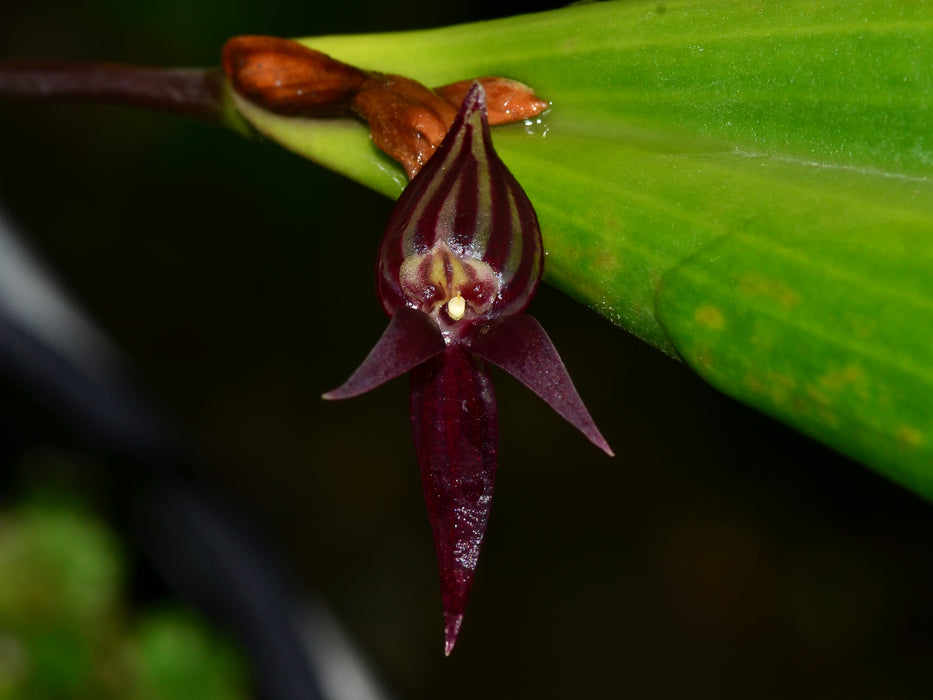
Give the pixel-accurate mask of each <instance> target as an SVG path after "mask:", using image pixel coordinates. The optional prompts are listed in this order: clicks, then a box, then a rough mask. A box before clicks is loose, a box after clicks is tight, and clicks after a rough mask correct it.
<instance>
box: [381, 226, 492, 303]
mask: <svg viewBox="0 0 933 700" xmlns="http://www.w3.org/2000/svg"><path fill="white" fill-rule="evenodd" d="M399 281H400V282H401V284H402V291H403V292H404V293H405V296H406V297H407V298H408V300H409V301H411V302H412V303H413V304H415V306H416V308H419V309H421V310H422V311H424V312H425V313H429V314H434V313H438V312H439V310H440V309H441V308H442V307H444V305H445V304H452V305H453V306H452V307H451V306H449V305H448V306H447V315H448V316H449V317H450V318H451V319H453V320H454V321H459V320H460V319H461V318H463V316H464V315H465V314H466V310H467V304H469V308H470V309H471V311H472V313H473V314H475V315H477V316H479V315H481V314H484V313H486V312H487V311H488V310H489V309H490V307H491V306H492V303H493V302H494V301H495V299H496V296H497V295H498V293H499V279H498V277H497V276H496V273H495V272H494V271H493V269H492V268H491V267H490V266H489V264H488V263H486V262H484V261H482V260H480V259H478V258H473V257H470V256H467V255H463V256H460V255H457V254H456V253H454V252H453V251H452V250H451V249H450V248H449V247H448V245H447V244H446V243H445V242H444V241H443V240H438V241H437V242H436V243H435V244H434V246H433V247H432V248H431V249H430V250H428V251H427V252H425V253H418V254H415V255H409V256H408V257H407V258H405V260H404V261H403V262H402V267H401V269H400V270H399ZM458 309H459V310H460V311H459V314H458V313H457V310H458Z"/></svg>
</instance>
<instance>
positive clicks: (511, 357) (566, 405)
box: [469, 314, 613, 457]
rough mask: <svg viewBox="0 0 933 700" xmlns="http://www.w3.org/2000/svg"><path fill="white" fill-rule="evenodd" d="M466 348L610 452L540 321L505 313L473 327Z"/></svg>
mask: <svg viewBox="0 0 933 700" xmlns="http://www.w3.org/2000/svg"><path fill="white" fill-rule="evenodd" d="M469 347H470V351H471V352H473V353H475V354H476V355H478V356H479V357H481V358H483V359H484V360H487V361H489V362H491V363H492V364H494V365H496V366H497V367H500V368H501V369H504V370H505V371H506V372H508V373H509V374H511V375H512V376H513V377H515V378H516V379H517V380H518V381H520V382H521V383H522V384H524V385H525V386H527V387H528V388H529V389H531V390H532V391H533V392H535V393H536V394H537V395H538V396H540V397H541V398H542V399H544V400H545V401H546V402H547V404H548V405H549V406H550V407H551V408H553V409H554V410H555V411H557V412H558V413H559V414H560V415H561V416H563V417H564V418H565V419H566V420H567V421H569V422H570V424H571V425H573V426H574V427H575V428H577V429H578V430H579V431H580V432H582V433H583V434H584V435H586V437H587V438H588V439H589V440H590V442H592V443H593V444H594V445H596V446H597V447H598V448H599V449H601V450H602V451H603V452H605V453H606V454H607V455H609V456H610V457H611V456H613V453H612V450H611V449H610V447H609V443H607V442H606V439H605V438H604V437H603V436H602V434H600V432H599V429H598V428H597V427H596V423H595V422H594V421H593V418H592V417H591V416H590V413H589V411H587V410H586V406H584V405H583V399H581V398H580V394H578V393H577V389H576V387H574V385H573V380H572V379H571V378H570V374H568V372H567V368H566V367H565V366H564V363H563V361H561V359H560V355H558V354H557V349H556V348H555V347H554V343H552V342H551V339H550V338H549V337H548V334H547V333H546V332H545V330H544V328H542V327H541V324H540V323H538V321H537V320H536V319H534V318H532V317H531V316H528V315H527V314H517V315H515V316H509V317H507V318H504V319H502V320H501V321H495V322H492V323H490V324H488V325H486V326H485V327H482V328H477V330H476V332H475V333H474V335H473V336H472V338H470V339H469Z"/></svg>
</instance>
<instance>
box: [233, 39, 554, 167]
mask: <svg viewBox="0 0 933 700" xmlns="http://www.w3.org/2000/svg"><path fill="white" fill-rule="evenodd" d="M223 68H224V72H225V73H226V74H227V77H228V78H229V79H230V82H231V83H232V84H233V88H234V90H236V92H237V93H239V94H240V95H242V96H243V97H245V98H246V99H248V100H250V101H251V102H255V103H256V104H258V105H260V106H261V107H263V108H265V109H268V110H269V111H272V112H275V113H277V114H284V115H288V116H307V117H336V116H347V115H350V114H354V115H356V116H358V117H359V118H361V119H363V120H364V121H365V122H367V123H368V124H369V129H370V134H371V135H372V139H373V143H374V144H375V145H376V146H377V147H378V148H379V149H381V150H382V151H384V152H385V153H387V154H388V155H389V156H391V157H392V158H393V159H395V160H396V161H398V162H399V163H400V164H401V165H402V167H404V168H405V171H406V172H407V174H408V177H409V179H410V178H413V177H414V176H415V175H416V174H417V173H418V171H419V170H421V166H423V165H424V164H425V163H426V162H427V161H428V159H429V158H430V157H431V156H432V155H433V154H434V151H435V150H436V149H437V147H438V146H439V145H440V143H441V141H443V140H444V136H445V135H446V134H447V131H448V130H449V129H450V126H451V124H453V121H454V117H455V116H456V114H457V109H458V108H459V107H460V104H461V103H462V102H463V99H464V97H465V96H466V94H467V92H468V91H469V89H470V86H471V85H473V83H474V82H477V81H478V82H479V83H481V84H482V85H483V88H484V89H485V91H486V96H487V109H488V119H489V123H490V124H492V125H497V124H507V123H509V122H515V121H521V120H524V119H530V118H532V117H535V116H537V115H539V114H541V112H543V111H544V110H546V109H547V108H548V107H549V105H550V103H549V102H547V101H545V100H541V99H538V98H537V97H535V93H534V90H532V89H531V88H530V87H528V86H527V85H524V84H523V83H520V82H518V81H516V80H510V79H508V78H499V77H485V78H477V79H469V80H461V81H458V82H456V83H451V84H449V85H444V86H441V87H439V88H435V89H433V90H432V89H431V88H428V87H426V86H424V85H422V84H421V83H419V82H417V81H416V80H412V79H411V78H406V77H403V76H401V75H392V74H388V73H378V72H376V71H367V70H363V69H360V68H356V67H354V66H351V65H348V64H346V63H343V62H341V61H337V60H336V59H333V58H331V57H330V56H328V55H327V54H324V53H321V52H320V51H315V50H314V49H309V48H308V47H306V46H303V45H302V44H299V43H298V42H296V41H290V40H288V39H279V38H276V37H270V36H240V37H234V38H233V39H230V41H228V42H227V43H226V44H225V45H224V48H223Z"/></svg>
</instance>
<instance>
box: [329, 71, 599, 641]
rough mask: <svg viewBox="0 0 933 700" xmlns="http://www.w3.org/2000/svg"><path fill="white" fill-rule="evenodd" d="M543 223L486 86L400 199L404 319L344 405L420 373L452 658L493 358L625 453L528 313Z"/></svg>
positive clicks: (389, 305)
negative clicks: (509, 159)
mask: <svg viewBox="0 0 933 700" xmlns="http://www.w3.org/2000/svg"><path fill="white" fill-rule="evenodd" d="M543 261H544V258H543V248H542V243H541V232H540V229H539V228H538V218H537V216H536V215H535V211H534V209H533V208H532V206H531V202H530V201H529V200H528V197H527V195H525V192H524V190H522V188H521V186H520V185H519V184H518V182H517V181H516V180H515V178H514V177H513V176H512V174H511V173H510V172H509V171H508V169H507V168H506V167H505V164H504V163H503V162H502V161H501V160H500V159H499V156H498V155H497V154H496V152H495V151H494V150H493V147H492V140H491V138H490V135H489V125H488V123H487V119H486V99H485V93H484V91H483V88H482V87H481V85H480V84H479V83H474V84H473V86H472V87H471V88H470V90H469V91H468V92H467V95H466V98H465V99H464V101H463V104H462V106H461V107H460V111H459V113H458V114H457V117H456V119H455V120H454V123H453V125H452V126H451V128H450V131H449V132H448V133H447V136H446V137H445V138H444V140H443V142H442V143H441V145H440V147H439V148H438V149H437V151H436V152H435V154H434V155H433V156H432V157H431V159H430V160H428V162H427V164H426V165H424V167H423V168H422V169H421V171H420V172H419V173H418V174H417V175H416V176H415V177H414V179H413V180H412V181H411V183H410V184H409V185H408V187H407V188H406V189H405V191H404V192H403V193H402V196H401V197H400V198H399V200H398V204H397V205H396V207H395V211H394V212H393V213H392V218H391V220H390V221H389V226H388V229H387V231H386V235H385V238H384V239H383V243H382V250H381V251H380V255H379V263H378V266H377V270H376V286H377V289H378V292H379V298H380V300H381V302H382V306H383V308H384V309H385V311H386V313H387V314H389V316H390V317H391V320H390V321H389V327H388V328H387V329H386V331H385V333H384V334H383V335H382V337H381V338H380V339H379V342H377V343H376V346H375V347H374V348H373V349H372V351H371V352H370V353H369V355H368V356H367V357H366V359H365V360H364V361H363V364H362V365H360V367H359V369H357V370H356V372H354V373H353V375H352V376H351V377H350V378H349V379H348V380H347V381H346V383H345V384H343V385H342V386H341V387H339V388H337V389H335V390H334V391H331V392H329V393H327V394H325V395H324V397H325V398H328V399H345V398H349V397H351V396H357V395H358V394H361V393H363V392H366V391H369V390H370V389H373V388H375V387H377V386H379V385H380V384H382V383H383V382H386V381H388V380H389V379H392V378H393V377H397V376H399V375H401V374H403V373H405V372H408V371H409V370H410V371H411V424H412V430H413V431H414V438H415V449H416V451H417V454H418V462H419V465H420V468H421V479H422V484H423V486H424V495H425V501H426V503H427V508H428V516H429V518H430V520H431V528H432V530H433V533H434V544H435V547H436V549H437V556H438V562H439V565H440V574H441V595H442V598H443V604H444V622H445V628H444V633H445V652H446V653H447V654H450V652H451V650H452V649H453V646H454V644H455V642H456V640H457V634H458V633H459V631H460V625H461V622H462V621H463V612H464V609H465V607H466V602H467V597H468V596H469V592H470V587H471V585H472V582H473V574H474V572H475V570H476V562H477V559H478V557H479V551H480V546H481V544H482V541H483V535H484V533H485V531H486V523H487V522H488V519H489V509H490V505H491V503H492V492H493V484H494V480H495V472H496V452H497V440H498V428H497V422H496V400H495V396H494V395H493V389H492V382H491V381H490V378H489V371H488V369H487V366H486V363H487V362H490V363H492V364H494V365H497V366H498V367H501V368H502V369H503V370H505V371H506V372H508V373H509V374H511V375H512V376H513V377H515V378H516V379H518V380H519V381H520V382H522V383H523V384H525V385H526V386H528V387H529V388H530V389H531V390H532V391H534V392H535V393H536V394H538V396H540V397H541V398H542V399H544V400H545V401H546V402H547V403H548V404H550V405H551V406H552V407H553V408H554V409H555V410H556V411H557V412H558V413H559V414H560V415H562V416H563V417H564V418H566V419H567V420H568V421H569V422H570V423H571V424H573V425H574V426H576V427H577V428H578V429H579V430H580V431H582V432H583V434H584V435H586V437H587V438H589V439H590V441H591V442H593V443H594V444H595V445H596V446H598V447H599V448H601V449H602V450H604V451H605V452H606V453H607V454H609V455H611V454H612V451H611V450H610V449H609V445H608V444H607V443H606V441H605V439H603V436H602V435H601V434H600V433H599V430H598V429H597V428H596V424H595V423H594V422H593V419H592V418H591V417H590V414H589V413H588V412H587V410H586V407H585V406H584V405H583V401H582V400H581V399H580V396H579V394H578V393H577V391H576V389H575V388H574V386H573V382H572V381H571V379H570V376H569V375H568V374H567V370H566V368H565V367H564V364H563V362H561V359H560V357H559V356H558V354H557V351H556V350H555V349H554V345H553V344H552V343H551V340H550V338H548V336H547V334H546V333H545V332H544V329H543V328H542V327H541V325H540V324H539V323H538V322H537V321H536V320H535V319H534V318H532V317H531V316H527V315H525V314H523V313H522V311H524V310H525V307H527V306H528V303H529V302H530V301H531V298H532V296H533V295H534V293H535V290H536V289H537V287H538V283H539V281H540V280H541V270H542V265H543Z"/></svg>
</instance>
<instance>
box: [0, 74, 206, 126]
mask: <svg viewBox="0 0 933 700" xmlns="http://www.w3.org/2000/svg"><path fill="white" fill-rule="evenodd" d="M223 82H224V75H223V73H222V72H221V71H220V70H219V69H213V68H148V67H143V66H126V65H117V64H110V63H73V62H32V61H17V62H3V61H0V99H5V98H14V99H27V100H72V101H84V102H98V103H105V104H115V105H128V106H132V107H142V108H145V109H151V110H156V111H161V112H170V113H173V114H181V115H185V116H189V117H195V118H197V119H201V120H204V121H209V122H219V121H221V119H222V102H223V100H222V96H223Z"/></svg>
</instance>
